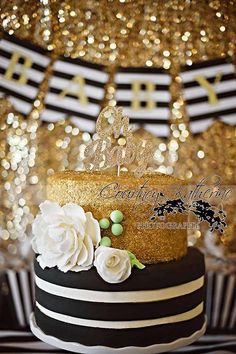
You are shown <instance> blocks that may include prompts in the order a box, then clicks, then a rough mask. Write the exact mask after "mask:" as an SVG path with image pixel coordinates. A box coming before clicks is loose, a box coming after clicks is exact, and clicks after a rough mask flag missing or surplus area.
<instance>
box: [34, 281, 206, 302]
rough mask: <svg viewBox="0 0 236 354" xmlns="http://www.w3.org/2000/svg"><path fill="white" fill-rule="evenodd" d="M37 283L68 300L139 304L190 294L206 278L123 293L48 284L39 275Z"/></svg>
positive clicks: (44, 289)
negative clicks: (162, 287)
mask: <svg viewBox="0 0 236 354" xmlns="http://www.w3.org/2000/svg"><path fill="white" fill-rule="evenodd" d="M35 282H36V284H37V286H38V287H39V288H40V289H41V290H43V291H46V292H47V293H49V294H52V295H57V296H61V297H65V298H68V299H74V300H81V301H90V302H102V303H130V302H133V303H137V302H153V301H162V300H168V299H173V298H176V297H179V296H183V295H187V294H190V293H192V292H194V291H196V290H198V289H200V288H201V287H202V286H203V284H204V276H202V277H200V278H198V279H195V280H193V281H190V282H188V283H185V284H181V285H176V286H171V287H169V288H165V289H157V290H144V291H121V292H120V291H116V292H111V291H109V292H106V291H94V290H84V289H75V288H69V287H64V286H61V285H56V284H52V283H50V282H47V281H45V280H43V279H41V278H39V277H38V276H37V275H35Z"/></svg>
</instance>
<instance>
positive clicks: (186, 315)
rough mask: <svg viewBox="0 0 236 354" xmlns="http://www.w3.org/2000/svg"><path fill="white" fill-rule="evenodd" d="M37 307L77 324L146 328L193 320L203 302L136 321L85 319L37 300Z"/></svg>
mask: <svg viewBox="0 0 236 354" xmlns="http://www.w3.org/2000/svg"><path fill="white" fill-rule="evenodd" d="M36 306H37V308H38V309H39V310H40V311H41V312H42V313H43V314H44V315H46V316H48V317H50V318H53V319H54V320H57V321H61V322H65V323H70V324H73V325H77V326H85V327H93V328H108V329H128V328H144V327H151V326H157V325H163V324H170V323H177V322H183V321H188V320H191V319H192V318H195V317H197V316H198V315H200V314H201V313H202V311H203V302H201V303H200V304H199V305H198V306H196V307H195V308H193V309H192V310H189V311H186V312H183V313H180V314H178V315H172V316H167V317H161V318H155V319H149V320H135V321H99V320H92V319H85V318H79V317H73V316H68V315H64V314H61V313H58V312H54V311H51V310H48V309H47V308H45V307H43V306H42V305H40V304H39V303H38V302H36Z"/></svg>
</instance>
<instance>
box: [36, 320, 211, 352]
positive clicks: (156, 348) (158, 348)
mask: <svg viewBox="0 0 236 354" xmlns="http://www.w3.org/2000/svg"><path fill="white" fill-rule="evenodd" d="M30 328H31V331H32V332H33V334H34V335H35V336H36V337H38V338H39V339H40V340H42V341H44V342H45V343H48V344H50V345H53V346H55V347H57V348H61V349H64V350H68V351H71V352H73V353H82V354H158V353H164V352H167V351H170V350H174V349H177V348H180V347H184V346H186V345H189V344H191V343H193V342H195V341H196V340H197V339H198V338H200V337H201V336H202V335H203V334H204V333H205V330H206V321H205V323H204V325H203V326H202V328H201V329H200V330H199V331H196V332H195V333H193V334H192V335H191V336H190V337H185V338H180V339H177V340H175V341H173V342H171V343H162V344H154V345H151V346H149V347H123V348H111V347H104V346H91V347H89V346H86V345H82V344H79V343H75V342H64V341H62V340H60V339H57V338H55V337H52V336H48V335H46V334H45V333H44V332H43V331H42V330H41V329H40V328H39V327H38V326H37V324H36V321H35V317H34V313H32V314H31V316H30Z"/></svg>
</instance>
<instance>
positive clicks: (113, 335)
mask: <svg viewBox="0 0 236 354" xmlns="http://www.w3.org/2000/svg"><path fill="white" fill-rule="evenodd" d="M35 317H36V322H37V325H38V326H39V327H40V328H41V330H42V331H43V332H44V333H45V334H48V335H51V336H54V337H56V338H59V339H61V340H64V341H68V342H77V343H80V344H83V345H88V346H95V345H104V346H106V347H113V348H119V347H126V346H140V347H146V346H150V345H153V344H156V343H157V342H158V343H160V344H161V343H170V342H172V341H174V340H176V339H179V338H183V337H189V336H191V334H193V333H194V332H196V331H198V330H199V329H200V328H202V326H203V324H204V315H203V314H200V315H198V316H196V317H195V318H193V319H191V320H188V321H183V322H178V323H173V324H165V325H158V326H151V327H146V328H135V329H133V328H132V329H130V328H129V329H104V328H91V327H85V326H77V325H72V324H68V323H64V322H60V321H58V320H54V319H52V318H49V317H47V316H45V315H44V314H43V313H42V312H41V311H40V310H39V309H38V308H36V309H35Z"/></svg>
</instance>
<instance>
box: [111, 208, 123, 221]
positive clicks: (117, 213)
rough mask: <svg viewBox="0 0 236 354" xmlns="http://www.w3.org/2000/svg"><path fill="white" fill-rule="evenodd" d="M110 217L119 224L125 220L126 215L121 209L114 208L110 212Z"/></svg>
mask: <svg viewBox="0 0 236 354" xmlns="http://www.w3.org/2000/svg"><path fill="white" fill-rule="evenodd" d="M110 218H111V220H112V221H113V222H114V223H116V224H118V223H120V222H121V221H122V220H123V218H124V215H123V213H122V212H121V211H120V210H113V211H112V212H111V214H110Z"/></svg>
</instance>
